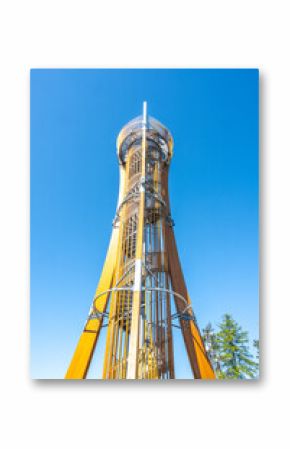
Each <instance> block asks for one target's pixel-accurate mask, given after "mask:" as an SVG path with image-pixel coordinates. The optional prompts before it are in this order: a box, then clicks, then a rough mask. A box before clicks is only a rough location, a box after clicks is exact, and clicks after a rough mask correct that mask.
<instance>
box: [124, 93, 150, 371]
mask: <svg viewBox="0 0 290 449" xmlns="http://www.w3.org/2000/svg"><path fill="white" fill-rule="evenodd" d="M142 117H143V120H142V153H141V154H142V156H141V180H140V203H139V213H138V231H137V244H136V259H135V280H134V288H133V290H134V291H133V304H132V322H131V335H130V345H129V355H128V374H127V379H136V378H137V377H138V349H139V332H140V306H141V300H142V260H143V246H144V245H143V240H144V215H145V188H146V187H145V186H146V129H147V103H146V101H144V103H143V116H142Z"/></svg>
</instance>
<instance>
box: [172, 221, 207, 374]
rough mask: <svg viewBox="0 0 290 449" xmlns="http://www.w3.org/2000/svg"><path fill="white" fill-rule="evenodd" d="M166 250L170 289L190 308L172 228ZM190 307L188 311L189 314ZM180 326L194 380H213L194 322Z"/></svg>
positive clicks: (180, 304)
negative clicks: (181, 297)
mask: <svg viewBox="0 0 290 449" xmlns="http://www.w3.org/2000/svg"><path fill="white" fill-rule="evenodd" d="M166 239H167V248H168V254H169V271H170V275H171V283H172V288H173V290H174V291H175V292H176V293H179V294H180V295H181V296H183V298H184V299H185V300H186V302H187V304H188V305H190V306H191V300H190V297H189V294H188V292H187V288H186V285H185V281H184V277H183V273H182V269H181V265H180V261H179V257H178V253H177V247H176V242H175V237H174V233H173V230H172V228H168V229H167V237H166ZM174 299H175V304H176V309H177V311H178V312H179V313H182V312H183V310H184V309H185V304H184V302H183V301H180V300H179V299H178V298H177V297H175V298H174ZM190 310H191V307H190V309H189V313H190V314H191V312H190ZM180 326H181V328H182V333H183V337H184V342H185V346H186V349H187V353H188V357H189V361H190V364H191V368H192V372H193V374H194V378H195V379H215V373H214V370H213V369H212V366H211V363H210V361H209V359H208V357H207V354H206V350H205V347H204V344H203V341H202V338H201V336H200V332H199V329H198V327H197V325H196V323H195V322H194V320H190V321H189V322H188V321H184V320H182V319H181V320H180Z"/></svg>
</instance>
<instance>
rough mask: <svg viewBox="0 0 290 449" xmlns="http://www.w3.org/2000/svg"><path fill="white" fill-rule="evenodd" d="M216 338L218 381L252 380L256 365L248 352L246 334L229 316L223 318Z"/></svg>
mask: <svg viewBox="0 0 290 449" xmlns="http://www.w3.org/2000/svg"><path fill="white" fill-rule="evenodd" d="M216 338H217V345H218V351H219V360H220V369H219V370H217V377H218V378H220V379H249V378H254V377H255V375H256V373H257V370H258V363H256V362H255V361H254V360H253V356H252V354H251V353H250V350H249V337H248V332H246V331H243V330H242V328H241V326H239V325H238V323H237V322H236V321H235V320H234V319H233V318H232V317H231V315H229V314H225V315H224V316H223V320H222V322H221V324H219V332H218V333H217V335H216Z"/></svg>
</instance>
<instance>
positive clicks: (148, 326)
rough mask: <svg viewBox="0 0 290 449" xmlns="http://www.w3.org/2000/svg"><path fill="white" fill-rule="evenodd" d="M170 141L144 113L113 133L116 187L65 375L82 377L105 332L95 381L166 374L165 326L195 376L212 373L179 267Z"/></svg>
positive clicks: (170, 366)
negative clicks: (107, 237)
mask: <svg viewBox="0 0 290 449" xmlns="http://www.w3.org/2000/svg"><path fill="white" fill-rule="evenodd" d="M172 150H173V139H172V136H171V134H170V132H169V131H168V129H167V128H166V127H165V126H163V125H162V124H161V123H160V122H158V121H157V120H155V119H154V118H152V117H150V116H148V114H147V104H146V102H144V104H143V114H142V116H139V117H137V118H135V119H134V120H132V121H131V122H129V123H128V124H127V125H126V126H125V127H124V128H123V129H122V130H121V132H120V134H119V136H118V138H117V154H118V159H119V167H120V190H119V200H118V206H117V211H116V215H115V218H114V221H113V231H112V236H111V241H110V245H109V248H108V252H107V257H106V260H105V264H104V267H103V271H102V274H101V277H100V280H99V284H98V287H97V290H96V293H95V296H94V298H93V303H92V307H91V310H90V312H89V315H88V318H87V321H86V324H85V327H84V329H83V332H82V334H81V337H80V339H79V342H78V345H77V347H76V350H75V353H74V355H73V358H72V361H71V364H70V366H69V368H68V371H67V373H66V379H84V378H86V375H87V372H88V368H89V366H90V363H91V360H92V356H93V353H94V350H95V347H96V344H97V343H98V337H99V334H100V332H101V331H102V332H106V348H105V351H104V364H103V379H174V378H175V375H174V351H173V343H174V342H173V332H172V328H173V326H176V327H178V328H180V331H181V332H182V335H183V339H184V344H185V347H186V351H187V354H188V358H189V362H190V366H191V369H192V374H193V377H194V378H195V379H214V378H215V375H214V372H213V369H212V367H211V364H210V361H209V359H208V357H207V354H206V351H205V347H204V344H203V341H202V338H201V336H200V332H199V329H198V326H197V323H196V318H195V315H194V312H193V310H192V306H191V301H190V298H189V295H188V292H187V288H186V284H185V281H184V277H183V274H182V270H181V265H180V261H179V257H178V252H177V247H176V242H175V238H174V232H173V220H172V218H171V214H170V206H169V196H168V170H169V165H170V161H171V157H172Z"/></svg>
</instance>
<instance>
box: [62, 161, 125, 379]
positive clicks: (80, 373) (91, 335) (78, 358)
mask: <svg viewBox="0 0 290 449" xmlns="http://www.w3.org/2000/svg"><path fill="white" fill-rule="evenodd" d="M124 182H125V176H124V170H123V167H121V170H120V190H119V199H118V204H120V203H121V201H122V199H123V195H124ZM118 242H119V228H118V227H115V228H114V229H113V232H112V236H111V241H110V245H109V248H108V252H107V257H106V260H105V264H104V267H103V271H102V274H101V277H100V281H99V284H98V287H97V290H96V293H95V297H96V296H98V295H99V294H101V293H102V292H105V291H107V290H109V289H110V287H111V285H112V280H113V276H114V270H115V264H116V257H117V250H118ZM108 298H109V293H108V294H106V295H103V296H102V297H101V298H100V299H99V300H98V302H97V304H96V306H97V308H98V311H99V312H101V313H102V312H104V311H105V310H106V307H107V302H108ZM101 325H102V318H93V319H91V318H90V317H89V318H88V320H87V322H86V325H85V328H84V330H83V332H82V334H81V337H80V339H79V342H78V344H77V347H76V350H75V352H74V355H73V357H72V360H71V363H70V365H69V368H68V370H67V373H66V375H65V379H85V377H86V375H87V371H88V368H89V365H90V362H91V359H92V355H93V352H94V349H95V345H96V342H97V339H98V337H99V333H100V329H101Z"/></svg>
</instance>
